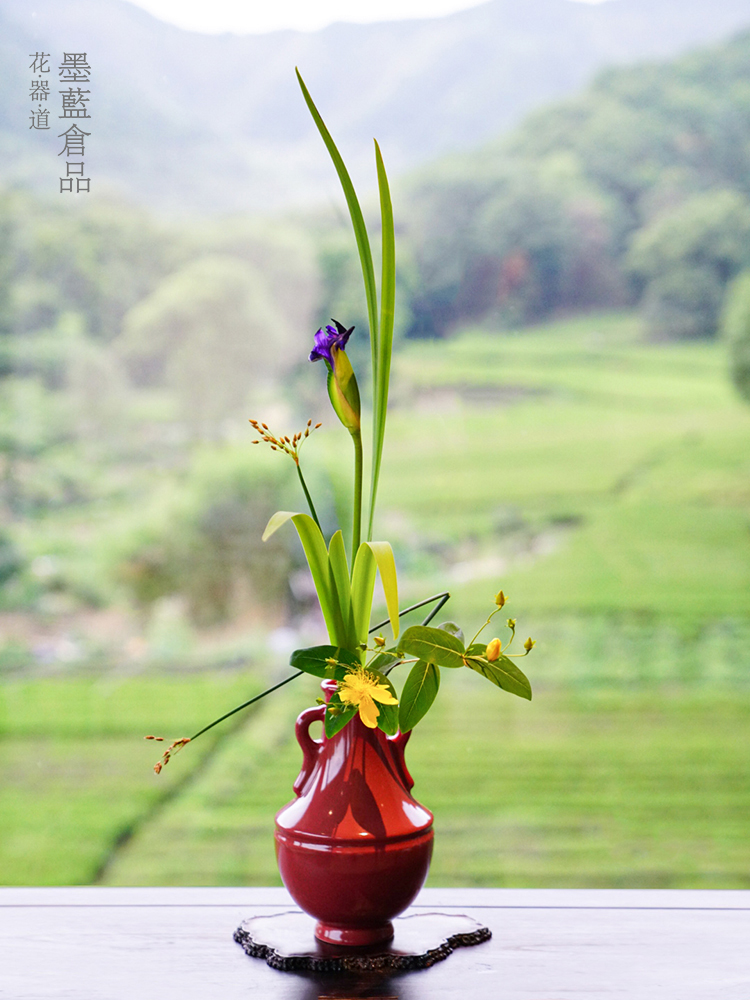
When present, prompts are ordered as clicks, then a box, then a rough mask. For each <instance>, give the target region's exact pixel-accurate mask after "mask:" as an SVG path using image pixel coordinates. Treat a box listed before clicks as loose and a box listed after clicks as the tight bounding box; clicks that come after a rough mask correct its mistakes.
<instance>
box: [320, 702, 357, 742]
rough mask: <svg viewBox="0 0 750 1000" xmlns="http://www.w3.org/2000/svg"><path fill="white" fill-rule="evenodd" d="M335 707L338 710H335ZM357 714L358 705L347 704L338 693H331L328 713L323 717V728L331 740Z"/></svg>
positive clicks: (327, 707) (327, 706) (327, 708)
mask: <svg viewBox="0 0 750 1000" xmlns="http://www.w3.org/2000/svg"><path fill="white" fill-rule="evenodd" d="M334 709H337V711H335V712H334ZM356 714H357V706H356V705H345V704H344V703H343V702H342V701H341V699H340V698H339V696H338V695H337V694H334V695H331V698H330V700H329V702H328V704H327V705H326V714H325V716H324V717H323V728H324V730H325V734H326V736H327V737H328V739H329V740H330V738H331V737H332V736H335V735H336V733H340V732H341V730H342V729H343V728H344V726H345V725H346V724H347V722H351V720H352V719H353V718H354V716H355V715H356Z"/></svg>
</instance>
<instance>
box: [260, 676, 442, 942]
mask: <svg viewBox="0 0 750 1000" xmlns="http://www.w3.org/2000/svg"><path fill="white" fill-rule="evenodd" d="M321 687H322V688H323V690H324V692H325V693H326V696H327V697H328V698H329V697H330V696H331V694H332V693H333V691H335V690H336V682H335V681H324V682H323V684H322V685H321ZM324 712H325V708H324V707H323V706H322V705H321V706H319V707H318V708H308V709H307V710H306V711H304V712H303V713H302V714H301V715H300V716H299V718H298V719H297V740H298V742H299V744H300V746H301V747H302V753H303V755H304V759H303V762H302V770H301V771H300V773H299V777H298V778H297V780H296V781H295V783H294V793H295V795H296V798H295V799H294V800H293V801H292V802H290V803H289V804H288V805H286V806H284V808H283V809H282V810H281V811H280V812H279V813H278V815H277V816H276V857H277V859H278V863H279V871H280V872H281V878H282V880H283V882H284V885H285V886H286V887H287V889H288V890H289V892H290V894H291V896H292V897H293V899H294V900H295V902H296V903H297V904H298V905H299V906H300V907H301V908H302V909H303V910H304V911H305V912H306V913H309V914H310V916H312V917H315V918H316V919H317V921H318V924H317V926H316V928H315V936H316V937H317V938H318V939H319V940H320V941H324V942H326V943H328V944H334V945H349V946H352V947H366V946H368V945H374V944H379V943H382V942H384V941H389V940H390V939H391V938H392V937H393V925H392V924H391V920H392V918H393V917H395V916H397V915H398V914H399V913H402V912H403V911H404V910H405V909H406V908H407V906H409V905H410V903H412V902H413V900H414V899H415V897H416V895H417V893H418V892H419V890H420V889H421V888H422V886H423V885H424V881H425V879H426V878H427V870H428V868H429V866H430V857H431V856H432V841H433V832H432V821H433V817H432V813H431V812H429V811H428V810H427V809H425V808H424V807H423V806H421V805H420V804H419V803H418V802H417V801H416V800H415V799H413V798H412V796H411V789H412V787H413V785H414V782H413V781H412V778H411V775H410V774H409V772H408V770H407V768H406V764H405V762H404V747H405V746H406V743H407V741H408V739H409V736H410V735H411V733H399V734H398V735H397V736H393V737H390V736H386V735H385V733H383V732H382V731H381V730H380V729H369V728H368V727H367V726H365V725H364V724H363V723H362V721H361V720H360V718H359V715H356V716H355V717H354V718H353V719H352V721H351V722H349V723H348V724H347V725H346V726H345V727H344V728H343V729H342V730H341V732H339V733H337V734H336V735H335V736H333V737H331V739H327V738H326V737H325V735H324V736H323V737H322V739H319V740H318V739H313V738H312V737H311V736H310V732H309V729H310V726H311V724H312V723H313V722H319V721H321V720H322V719H323V715H324Z"/></svg>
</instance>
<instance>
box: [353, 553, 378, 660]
mask: <svg viewBox="0 0 750 1000" xmlns="http://www.w3.org/2000/svg"><path fill="white" fill-rule="evenodd" d="M376 573H377V563H376V562H375V556H374V555H373V554H372V549H371V548H370V546H369V545H366V544H363V545H360V547H359V549H358V550H357V556H356V558H355V560H354V568H353V569H352V613H353V614H354V628H355V631H356V633H357V639H358V640H359V641H360V642H367V630H368V628H369V627H370V612H371V611H372V595H373V592H374V590H375V574H376Z"/></svg>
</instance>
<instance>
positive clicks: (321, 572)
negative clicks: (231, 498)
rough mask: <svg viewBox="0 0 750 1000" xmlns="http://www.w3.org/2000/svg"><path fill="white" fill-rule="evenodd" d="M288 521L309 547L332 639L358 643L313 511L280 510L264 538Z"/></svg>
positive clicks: (309, 558) (315, 582) (322, 607)
mask: <svg viewBox="0 0 750 1000" xmlns="http://www.w3.org/2000/svg"><path fill="white" fill-rule="evenodd" d="M287 521H292V522H293V524H294V527H295V528H296V529H297V534H298V535H299V538H300V541H301V542H302V548H303V549H304V550H305V556H306V557H307V564H308V566H309V567H310V572H311V573H312V578H313V583H314V584H315V591H316V593H317V595H318V600H319V601H320V610H321V611H322V612H323V618H324V619H325V623H326V628H327V629H328V637H329V639H330V640H331V641H332V642H333V643H336V644H337V645H340V646H346V645H350V644H351V645H355V644H356V643H352V642H351V636H350V633H349V630H348V629H347V627H346V623H345V620H344V617H343V615H342V614H341V602H340V600H339V598H338V594H337V593H336V588H335V587H334V586H332V581H333V576H332V573H331V566H330V562H329V559H328V549H327V548H326V543H325V539H324V538H323V534H322V532H321V530H320V528H319V527H318V526H317V524H316V523H315V521H313V519H312V518H311V517H310V516H309V514H295V513H292V512H291V511H288V510H280V511H277V512H276V513H275V514H274V515H273V517H272V518H271V519H270V521H269V522H268V524H267V525H266V530H265V531H264V532H263V541H265V540H266V539H267V538H270V537H271V535H272V534H273V533H274V532H275V531H277V530H278V529H279V528H280V527H281V525H282V524H285V523H286V522H287Z"/></svg>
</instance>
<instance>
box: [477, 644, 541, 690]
mask: <svg viewBox="0 0 750 1000" xmlns="http://www.w3.org/2000/svg"><path fill="white" fill-rule="evenodd" d="M477 645H479V644H477ZM466 666H467V667H471V669H472V670H476V672H477V673H478V674H481V675H482V677H486V678H487V680H488V681H492V683H493V684H496V685H497V686H498V687H499V688H502V689H503V691H508V692H509V693H510V694H516V695H518V697H519V698H526V700H527V701H531V684H530V683H529V679H528V677H527V676H526V674H524V673H523V672H522V671H521V670H519V669H518V667H517V666H516V665H515V663H514V662H513V660H510V659H508V657H507V656H503V655H502V654H501V656H500V657H499V659H497V660H493V661H492V663H490V661H489V660H488V659H487V658H486V657H485V656H474V655H471V656H467V658H466Z"/></svg>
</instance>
